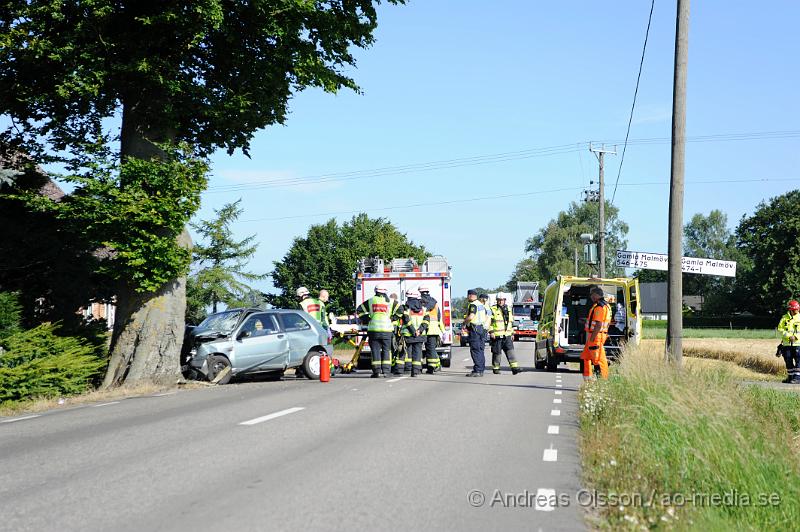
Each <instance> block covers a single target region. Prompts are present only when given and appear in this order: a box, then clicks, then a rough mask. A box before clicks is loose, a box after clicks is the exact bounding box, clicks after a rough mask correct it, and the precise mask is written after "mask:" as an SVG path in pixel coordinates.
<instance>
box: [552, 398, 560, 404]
mask: <svg viewBox="0 0 800 532" xmlns="http://www.w3.org/2000/svg"><path fill="white" fill-rule="evenodd" d="M553 404H554V405H560V404H561V399H553Z"/></svg>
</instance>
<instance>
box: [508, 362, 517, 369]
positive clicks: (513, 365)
mask: <svg viewBox="0 0 800 532" xmlns="http://www.w3.org/2000/svg"><path fill="white" fill-rule="evenodd" d="M509 365H510V366H511V367H512V368H516V367H519V363H518V362H512V363H511V364H509Z"/></svg>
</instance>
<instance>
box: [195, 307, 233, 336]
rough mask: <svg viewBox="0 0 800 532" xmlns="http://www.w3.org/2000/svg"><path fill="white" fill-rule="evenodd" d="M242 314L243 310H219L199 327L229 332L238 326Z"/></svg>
mask: <svg viewBox="0 0 800 532" xmlns="http://www.w3.org/2000/svg"><path fill="white" fill-rule="evenodd" d="M241 315H242V311H241V310H231V311H226V312H218V313H216V314H212V315H210V316H209V317H207V318H206V319H204V320H203V321H202V322H201V323H200V325H198V326H197V328H198V329H211V330H214V331H219V332H224V333H229V332H231V331H232V330H233V328H234V327H236V322H238V321H239V317H240V316H241Z"/></svg>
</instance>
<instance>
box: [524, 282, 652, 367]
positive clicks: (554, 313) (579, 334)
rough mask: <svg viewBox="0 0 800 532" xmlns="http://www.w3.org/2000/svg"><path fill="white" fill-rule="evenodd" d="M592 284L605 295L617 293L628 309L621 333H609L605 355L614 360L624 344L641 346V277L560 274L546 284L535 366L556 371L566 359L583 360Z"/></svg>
mask: <svg viewBox="0 0 800 532" xmlns="http://www.w3.org/2000/svg"><path fill="white" fill-rule="evenodd" d="M593 286H599V287H600V288H602V289H603V292H604V293H605V294H606V298H609V296H614V298H615V299H616V301H617V303H621V304H622V308H623V309H624V311H625V323H624V324H616V326H617V328H618V329H619V330H620V331H621V334H610V335H609V340H608V341H607V342H606V345H605V351H606V357H607V358H608V359H609V360H613V359H615V358H616V357H617V356H619V352H620V348H621V347H620V344H622V343H625V342H633V343H634V344H636V345H639V342H640V341H641V337H642V313H641V305H640V302H639V280H638V279H634V278H629V277H616V278H613V279H599V278H596V277H572V276H567V275H559V276H558V277H557V278H556V280H555V281H553V282H552V283H550V284H549V285H548V286H547V289H546V290H545V292H544V299H543V300H542V314H541V318H540V320H539V331H538V335H537V338H536V351H535V354H534V365H535V367H536V369H545V368H546V369H547V370H548V371H555V369H556V368H557V367H558V365H559V364H561V363H563V362H579V363H582V362H581V352H582V351H583V346H584V345H585V343H586V333H585V332H584V326H585V325H586V317H587V316H588V315H589V310H590V309H591V308H592V304H593V303H592V300H591V298H590V297H589V290H590V289H591V288H592V287H593ZM616 306H617V305H616V304H614V305H612V317H614V316H615V315H617V314H618V312H617V308H616ZM620 325H622V326H620Z"/></svg>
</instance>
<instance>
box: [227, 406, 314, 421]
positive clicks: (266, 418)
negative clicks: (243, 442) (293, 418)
mask: <svg viewBox="0 0 800 532" xmlns="http://www.w3.org/2000/svg"><path fill="white" fill-rule="evenodd" d="M301 410H305V407H304V406H295V407H292V408H287V409H286V410H281V411H280V412H275V413H272V414H268V415H266V416H261V417H257V418H255V419H251V420H248V421H242V422H241V423H239V425H256V424H258V423H263V422H264V421H269V420H270V419H275V418H276V417H281V416H286V415H288V414H294V413H295V412H299V411H301Z"/></svg>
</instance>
